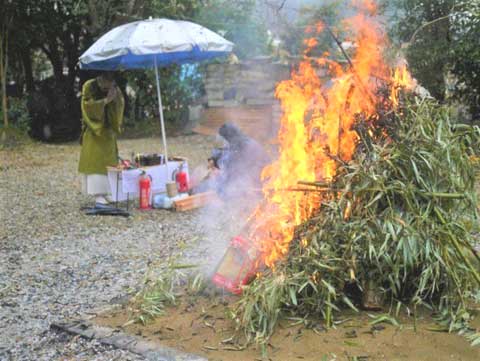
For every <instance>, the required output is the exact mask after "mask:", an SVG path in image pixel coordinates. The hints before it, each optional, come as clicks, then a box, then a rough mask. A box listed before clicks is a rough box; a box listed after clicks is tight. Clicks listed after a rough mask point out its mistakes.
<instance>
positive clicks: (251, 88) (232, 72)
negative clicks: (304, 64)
mask: <svg viewBox="0 0 480 361" xmlns="http://www.w3.org/2000/svg"><path fill="white" fill-rule="evenodd" d="M289 76H290V67H289V66H287V65H283V64H278V63H272V62H271V61H270V59H268V58H263V59H256V60H251V61H246V62H242V63H238V64H225V63H221V64H209V65H208V66H207V68H206V73H205V75H204V86H205V91H206V105H205V107H203V108H202V110H201V112H197V111H196V112H195V113H196V114H197V115H198V116H199V120H198V124H197V126H196V127H195V128H194V131H195V132H198V133H201V134H215V133H216V132H217V130H218V128H219V127H220V126H221V125H222V124H223V123H225V122H226V121H229V122H233V123H235V124H237V125H238V126H239V127H240V128H241V129H242V130H243V131H244V132H245V133H246V134H247V135H249V136H251V137H253V138H255V139H257V140H259V141H261V142H269V141H271V139H272V138H273V137H275V135H276V132H277V129H278V123H279V119H280V106H279V102H278V100H276V99H275V96H274V93H275V86H276V84H277V83H278V82H279V81H282V80H284V79H288V78H289ZM193 113H194V112H191V114H192V115H193Z"/></svg>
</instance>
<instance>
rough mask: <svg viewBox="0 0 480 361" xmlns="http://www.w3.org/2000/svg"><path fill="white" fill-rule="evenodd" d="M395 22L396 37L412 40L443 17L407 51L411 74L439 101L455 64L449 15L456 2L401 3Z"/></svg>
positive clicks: (437, 0) (404, 0)
mask: <svg viewBox="0 0 480 361" xmlns="http://www.w3.org/2000/svg"><path fill="white" fill-rule="evenodd" d="M397 3H398V5H397V6H398V8H399V9H398V11H397V12H396V13H395V15H394V17H393V19H394V21H395V28H394V31H393V35H394V38H397V39H399V40H400V41H401V42H408V41H410V39H411V37H412V35H413V34H414V32H415V31H416V30H417V29H419V28H420V27H421V26H422V25H423V24H425V23H427V22H431V21H434V20H436V19H439V18H443V19H442V20H440V21H437V22H435V23H432V24H431V25H430V26H426V27H425V28H424V29H423V30H421V31H419V32H418V34H417V36H416V37H415V39H414V41H413V43H412V44H410V46H409V47H408V48H407V51H406V56H407V59H408V62H409V66H410V71H411V72H412V74H413V76H414V77H415V78H417V79H418V80H419V81H420V83H421V84H422V85H423V86H424V87H426V88H427V89H428V90H429V91H430V93H431V94H432V95H433V96H434V97H435V98H437V99H439V100H443V99H444V97H445V80H444V77H445V74H446V71H447V70H448V67H449V64H451V62H452V52H451V46H452V34H451V30H450V19H449V18H448V17H446V18H445V16H447V15H448V14H449V13H450V11H451V9H452V5H453V4H454V3H455V1H454V0H426V1H420V2H419V1H415V0H399V1H398V2H397Z"/></svg>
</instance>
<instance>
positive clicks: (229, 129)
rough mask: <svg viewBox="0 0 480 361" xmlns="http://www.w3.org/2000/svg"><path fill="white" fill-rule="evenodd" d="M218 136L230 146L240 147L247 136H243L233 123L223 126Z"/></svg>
mask: <svg viewBox="0 0 480 361" xmlns="http://www.w3.org/2000/svg"><path fill="white" fill-rule="evenodd" d="M218 134H219V135H220V136H221V137H222V138H223V139H225V140H226V141H227V142H228V143H229V144H230V146H236V145H240V144H241V143H242V142H243V141H245V139H246V136H245V134H243V132H242V131H241V130H240V128H239V127H237V126H236V125H235V124H233V123H231V122H226V123H225V124H223V125H222V126H221V127H220V129H219V130H218Z"/></svg>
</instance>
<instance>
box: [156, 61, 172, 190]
mask: <svg viewBox="0 0 480 361" xmlns="http://www.w3.org/2000/svg"><path fill="white" fill-rule="evenodd" d="M153 58H154V60H155V78H156V79H157V97H158V113H159V114H160V126H161V128H162V141H163V153H164V156H165V165H166V170H167V182H168V181H170V179H169V173H168V152H167V137H166V135H165V121H164V120H163V106H162V94H161V92H160V76H159V75H158V67H157V57H156V56H154V57H153Z"/></svg>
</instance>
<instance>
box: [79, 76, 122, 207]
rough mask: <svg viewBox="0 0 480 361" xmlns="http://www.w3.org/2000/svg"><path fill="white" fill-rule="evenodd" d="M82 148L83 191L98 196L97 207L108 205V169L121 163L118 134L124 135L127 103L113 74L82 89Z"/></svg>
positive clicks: (80, 167) (90, 82)
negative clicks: (124, 115) (119, 159)
mask: <svg viewBox="0 0 480 361" xmlns="http://www.w3.org/2000/svg"><path fill="white" fill-rule="evenodd" d="M81 105H82V135H81V138H80V141H81V144H82V149H81V152H80V161H79V164H78V171H79V172H80V173H81V174H82V175H83V179H82V181H83V184H82V188H83V189H82V190H83V192H84V193H86V194H89V195H94V196H95V206H96V207H102V206H105V205H107V204H108V200H107V199H106V196H107V195H108V194H109V193H110V188H109V186H108V179H107V168H106V167H107V166H114V165H116V164H117V161H118V148H117V135H119V134H120V132H121V127H122V122H123V110H124V107H125V100H124V99H123V95H122V92H121V91H120V89H119V88H118V87H117V85H116V84H115V80H114V76H113V73H111V72H103V73H102V74H101V75H100V76H98V77H97V78H95V79H91V80H88V81H87V82H86V83H85V84H84V85H83V89H82V102H81Z"/></svg>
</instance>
